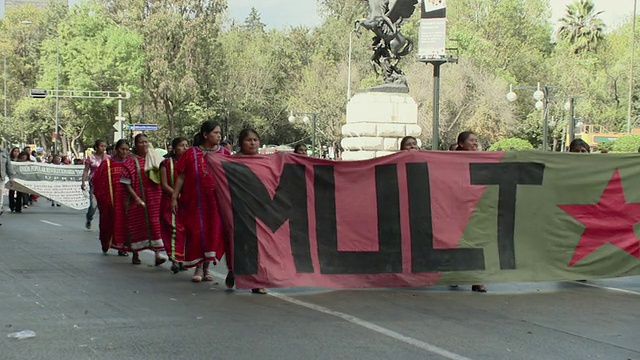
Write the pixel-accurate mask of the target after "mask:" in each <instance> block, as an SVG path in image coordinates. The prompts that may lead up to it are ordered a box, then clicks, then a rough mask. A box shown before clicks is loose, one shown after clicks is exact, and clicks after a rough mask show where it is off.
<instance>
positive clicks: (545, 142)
mask: <svg viewBox="0 0 640 360" xmlns="http://www.w3.org/2000/svg"><path fill="white" fill-rule="evenodd" d="M559 87H560V86H550V85H540V83H538V86H536V87H533V86H513V85H509V93H507V100H509V101H510V102H514V101H516V100H517V99H518V95H517V94H516V93H515V92H514V91H513V90H522V89H525V90H526V89H528V90H532V89H536V90H535V92H534V93H533V98H534V99H535V100H536V109H537V110H544V114H543V123H542V149H543V151H548V148H549V139H548V138H549V102H550V100H551V99H552V98H553V96H551V94H550V92H551V89H554V88H559ZM543 100H544V101H543Z"/></svg>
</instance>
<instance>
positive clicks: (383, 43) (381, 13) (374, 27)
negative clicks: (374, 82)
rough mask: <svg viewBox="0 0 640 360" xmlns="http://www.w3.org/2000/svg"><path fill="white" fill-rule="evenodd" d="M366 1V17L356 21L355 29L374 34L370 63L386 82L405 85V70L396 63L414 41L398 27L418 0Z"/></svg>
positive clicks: (411, 11)
mask: <svg viewBox="0 0 640 360" xmlns="http://www.w3.org/2000/svg"><path fill="white" fill-rule="evenodd" d="M365 1H368V2H369V17H368V18H366V19H360V20H357V21H356V23H355V29H354V32H355V33H356V34H357V35H360V34H361V32H360V28H361V27H363V28H365V29H367V30H370V31H372V32H373V33H374V35H375V36H374V37H373V43H372V45H371V48H372V50H373V55H372V56H371V59H370V62H371V65H372V67H373V70H374V71H375V72H376V74H378V75H379V74H380V73H379V72H378V69H381V72H382V76H383V78H384V81H385V83H393V84H404V85H406V83H407V81H406V78H405V76H404V73H403V72H402V70H400V69H399V68H398V67H396V65H397V63H398V61H399V60H400V58H401V57H403V56H406V55H408V54H409V53H410V52H411V50H412V49H413V42H412V41H411V40H410V39H408V38H406V37H405V36H404V35H403V34H402V33H401V32H400V27H401V26H402V23H403V21H404V20H405V19H407V18H409V17H411V15H412V14H413V12H414V11H415V7H416V4H417V3H418V0H365Z"/></svg>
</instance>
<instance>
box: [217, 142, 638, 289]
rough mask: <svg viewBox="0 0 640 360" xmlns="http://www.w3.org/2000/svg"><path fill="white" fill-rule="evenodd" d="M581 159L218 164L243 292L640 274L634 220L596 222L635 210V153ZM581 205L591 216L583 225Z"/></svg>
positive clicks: (437, 157)
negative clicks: (611, 193)
mask: <svg viewBox="0 0 640 360" xmlns="http://www.w3.org/2000/svg"><path fill="white" fill-rule="evenodd" d="M573 155H576V154H544V153H540V152H522V153H506V154H505V153H502V152H431V151H429V152H427V151H420V152H402V153H398V154H395V155H391V156H387V157H382V158H377V159H371V160H366V161H343V162H340V161H337V162H334V161H328V160H323V159H316V158H310V157H306V156H301V155H296V154H284V153H279V154H276V155H271V156H253V157H246V156H245V157H218V156H209V157H208V162H209V165H210V167H211V168H212V170H213V173H214V176H215V178H216V181H217V193H216V194H217V197H218V205H219V207H220V211H221V214H222V218H223V223H224V224H223V225H224V228H225V231H226V235H227V237H228V239H229V240H230V241H229V243H230V246H229V248H230V249H228V254H227V258H228V259H229V260H228V261H230V263H231V264H232V266H233V269H234V271H235V274H236V284H237V286H238V287H240V288H254V287H267V288H268V287H290V286H318V287H330V288H345V287H347V288H355V287H404V286H412V287H415V286H426V285H433V284H451V283H458V284H464V283H477V282H479V281H489V282H491V281H539V280H561V279H577V278H581V279H586V278H596V277H613V276H621V275H632V274H640V260H638V259H639V258H640V251H637V250H638V248H640V247H639V246H638V239H637V237H635V236H634V235H633V229H632V228H631V232H629V231H628V228H629V226H631V225H633V224H635V222H634V223H633V224H631V223H630V222H629V221H635V220H633V219H629V221H627V220H624V219H623V220H624V221H622V220H620V221H618V220H619V218H620V216H617V215H616V216H612V217H611V218H610V219H607V221H605V222H595V223H593V224H595V225H591V224H592V223H588V224H587V225H588V227H589V230H588V231H586V230H585V225H584V224H585V223H586V222H585V220H584V219H587V218H591V217H593V216H596V215H593V214H591V213H590V212H593V211H596V210H597V211H598V212H599V214H602V211H608V212H610V213H611V214H618V213H621V212H620V211H622V210H624V206H627V204H626V203H625V202H624V201H623V200H624V199H625V198H624V195H625V194H626V196H627V200H626V201H627V202H632V199H631V197H632V196H633V195H634V194H636V193H640V191H635V190H636V189H635V188H633V186H634V185H629V184H635V182H631V181H628V180H624V179H634V178H637V177H638V176H640V167H638V166H637V164H638V162H637V160H638V158H637V156H636V157H629V156H627V157H624V156H611V155H609V157H607V158H602V157H598V156H597V155H590V156H584V155H583V156H582V157H575V156H573ZM587 165H588V166H587ZM585 169H591V170H593V171H591V170H589V172H586V170H585ZM596 170H597V171H596ZM583 173H584V174H583ZM613 173H616V174H622V175H619V177H618V179H619V180H618V183H616V184H618V185H619V186H618V187H619V189H617V190H616V191H617V193H618V194H622V195H620V196H618V200H616V201H613V202H611V201H609V202H607V203H603V204H605V205H606V208H607V209H608V210H607V209H604V210H603V206H604V205H600V203H602V201H599V200H598V199H600V198H601V197H606V194H607V193H606V192H604V193H603V191H604V189H605V187H606V186H607V184H608V183H610V174H613ZM603 174H604V175H603ZM578 180H579V181H578ZM625 181H626V183H625V186H627V187H629V188H628V189H627V190H626V192H625V190H624V188H623V185H622V184H623V182H625ZM609 186H611V185H609ZM637 190H640V189H637ZM639 197H640V196H639ZM612 199H613V198H612ZM619 199H622V200H619ZM638 201H640V198H639V199H638ZM596 203H597V204H596ZM572 204H575V205H572ZM583 204H594V205H593V206H591V205H589V206H586V205H583ZM639 206H640V204H639ZM617 207H620V209H618V208H617ZM573 208H579V209H584V211H582V210H581V211H582V212H581V213H580V214H579V216H577V215H576V216H577V217H575V216H572V214H573V212H571V211H568V210H567V209H569V210H571V209H573ZM593 209H595V210H593ZM592 210H593V211H592ZM585 211H586V212H587V213H584V212H585ZM622 213H624V211H622ZM594 214H595V213H594ZM574 215H575V214H574ZM592 215H593V216H592ZM598 216H600V217H601V216H602V215H598ZM629 224H631V225H629ZM583 234H584V236H583ZM618 234H622V235H624V236H622V235H620V236H622V237H621V238H620V239H617V237H619V236H618ZM594 236H595V237H594ZM623 237H624V239H623ZM585 239H587V240H588V241H590V244H593V245H589V247H588V248H587V247H585V246H584V243H585V242H586V241H587V240H585ZM589 239H591V240H589ZM612 244H613V245H612ZM575 254H578V255H579V256H576V255H575Z"/></svg>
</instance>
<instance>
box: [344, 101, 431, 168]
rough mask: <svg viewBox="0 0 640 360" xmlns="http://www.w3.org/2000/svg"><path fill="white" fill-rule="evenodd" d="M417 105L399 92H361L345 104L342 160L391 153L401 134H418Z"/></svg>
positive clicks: (394, 149) (360, 158) (361, 158)
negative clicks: (345, 117)
mask: <svg viewBox="0 0 640 360" xmlns="http://www.w3.org/2000/svg"><path fill="white" fill-rule="evenodd" d="M421 133H422V129H421V128H420V126H419V125H418V105H417V104H416V102H415V100H413V98H412V97H411V96H409V94H407V93H402V92H376V91H371V89H370V90H368V91H362V92H358V93H357V94H355V95H354V96H353V97H352V98H351V100H349V103H348V104H347V122H346V124H345V125H343V126H342V136H343V139H342V143H341V144H342V148H343V149H344V151H343V152H342V160H365V159H371V158H375V157H380V156H384V155H389V154H393V153H394V152H396V151H398V150H399V149H400V141H401V140H402V138H403V137H405V136H408V135H409V136H415V137H418V136H420V134H421Z"/></svg>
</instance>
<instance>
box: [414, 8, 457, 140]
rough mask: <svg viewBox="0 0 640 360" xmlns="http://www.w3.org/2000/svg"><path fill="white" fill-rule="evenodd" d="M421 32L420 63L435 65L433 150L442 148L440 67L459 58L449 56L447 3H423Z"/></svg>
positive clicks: (419, 44) (419, 41) (419, 40)
mask: <svg viewBox="0 0 640 360" xmlns="http://www.w3.org/2000/svg"><path fill="white" fill-rule="evenodd" d="M421 15H422V16H421V19H420V31H419V33H418V35H419V39H418V61H421V62H424V63H426V64H432V65H433V131H432V132H433V134H432V140H431V149H432V150H438V149H439V147H440V67H441V66H442V65H444V64H446V63H450V62H452V63H458V57H457V55H456V56H452V55H449V54H447V50H454V51H457V49H448V48H446V47H445V41H446V37H447V5H446V2H445V1H442V2H438V3H435V4H434V3H431V2H428V1H423V2H422V13H421Z"/></svg>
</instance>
